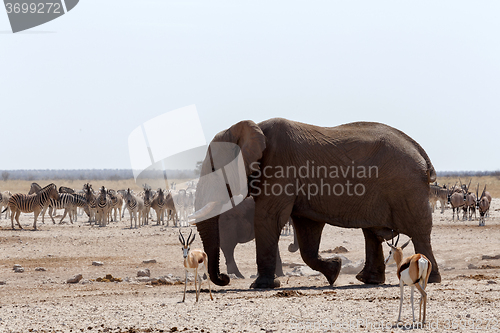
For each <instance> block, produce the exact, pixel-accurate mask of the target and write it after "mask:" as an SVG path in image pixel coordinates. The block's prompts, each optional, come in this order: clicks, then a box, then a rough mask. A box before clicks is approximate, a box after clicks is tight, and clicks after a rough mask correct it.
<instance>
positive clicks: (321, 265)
mask: <svg viewBox="0 0 500 333" xmlns="http://www.w3.org/2000/svg"><path fill="white" fill-rule="evenodd" d="M293 222H294V226H295V232H296V234H297V240H298V243H299V248H300V255H301V256H302V259H303V260H304V262H305V263H306V264H307V265H308V266H309V267H311V268H312V269H314V270H316V271H319V272H321V273H323V275H324V276H325V277H326V279H327V280H328V283H330V285H332V284H333V283H334V282H335V280H337V277H338V276H339V273H340V269H341V267H342V260H341V259H340V258H338V257H333V258H329V259H323V258H321V256H320V255H319V243H320V241H321V234H322V232H323V228H324V226H325V223H323V222H317V221H313V220H310V219H307V218H301V217H300V218H296V217H295V216H294V218H293Z"/></svg>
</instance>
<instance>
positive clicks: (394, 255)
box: [385, 235, 432, 323]
mask: <svg viewBox="0 0 500 333" xmlns="http://www.w3.org/2000/svg"><path fill="white" fill-rule="evenodd" d="M398 241H399V235H398V239H397V240H396V244H394V238H393V239H392V244H389V243H388V242H386V243H387V245H389V247H390V248H391V250H390V252H389V256H388V257H387V259H385V264H386V265H390V264H392V263H394V262H396V264H397V266H398V270H397V275H398V279H399V288H400V290H401V296H400V302H399V316H398V322H400V321H401V309H402V308H403V288H404V285H405V284H406V285H408V286H410V287H411V311H412V316H413V321H415V310H414V307H413V291H414V287H416V288H417V289H418V291H419V292H420V295H421V298H420V309H419V317H418V320H419V321H420V320H421V319H422V302H423V304H424V311H423V319H422V320H421V321H422V323H425V310H426V307H427V293H426V292H425V287H426V286H427V281H428V280H429V275H430V274H431V270H432V264H431V262H430V260H429V259H427V257H426V256H424V255H423V254H414V255H412V256H410V257H408V258H406V259H404V260H403V249H404V248H405V247H406V246H407V245H408V244H409V243H410V241H411V238H410V239H409V240H408V241H407V242H406V243H404V244H403V245H402V246H401V247H398V246H397V245H398Z"/></svg>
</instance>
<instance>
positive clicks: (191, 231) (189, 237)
mask: <svg viewBox="0 0 500 333" xmlns="http://www.w3.org/2000/svg"><path fill="white" fill-rule="evenodd" d="M192 234H193V229H191V230H190V233H189V236H188V240H187V242H186V244H187V245H189V244H191V243H192V242H189V240H190V239H191V235H192Z"/></svg>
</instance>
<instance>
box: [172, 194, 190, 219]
mask: <svg viewBox="0 0 500 333" xmlns="http://www.w3.org/2000/svg"><path fill="white" fill-rule="evenodd" d="M188 201H189V200H188V196H187V194H186V190H184V189H182V190H179V193H177V196H176V197H174V202H175V207H176V208H179V221H180V223H179V225H180V226H181V227H182V221H184V223H187V222H186V221H187V212H188V208H189V207H188Z"/></svg>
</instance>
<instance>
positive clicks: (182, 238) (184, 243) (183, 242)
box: [179, 229, 186, 245]
mask: <svg viewBox="0 0 500 333" xmlns="http://www.w3.org/2000/svg"><path fill="white" fill-rule="evenodd" d="M179 240H180V241H181V244H182V245H186V241H185V240H184V236H182V232H181V230H180V229H179Z"/></svg>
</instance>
